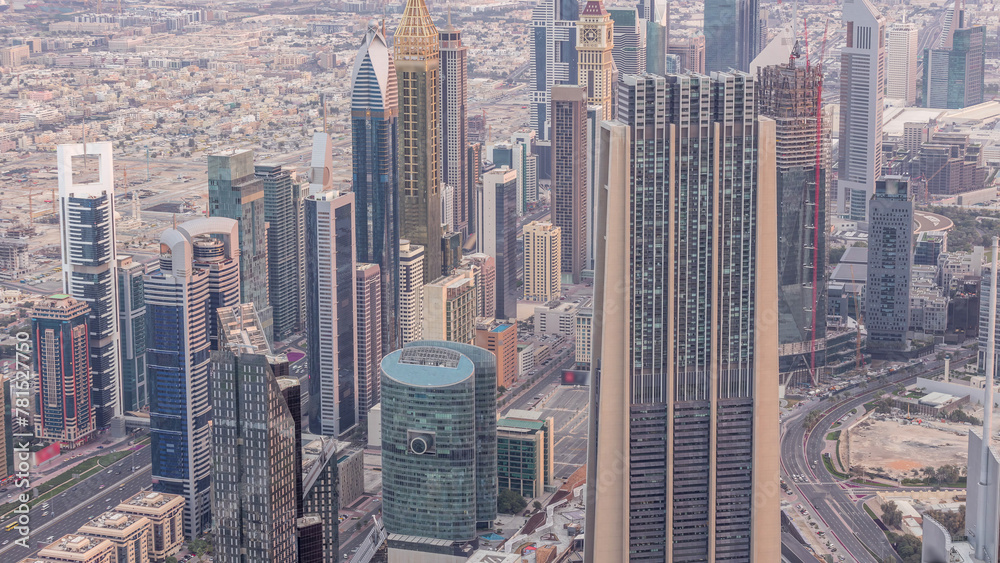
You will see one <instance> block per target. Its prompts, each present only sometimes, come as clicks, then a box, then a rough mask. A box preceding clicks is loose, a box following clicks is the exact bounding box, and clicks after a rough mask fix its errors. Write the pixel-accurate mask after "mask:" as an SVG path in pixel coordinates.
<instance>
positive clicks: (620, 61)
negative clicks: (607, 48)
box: [608, 8, 646, 74]
mask: <svg viewBox="0 0 1000 563" xmlns="http://www.w3.org/2000/svg"><path fill="white" fill-rule="evenodd" d="M608 14H609V15H610V16H611V21H612V22H614V31H615V36H614V43H613V46H612V50H611V55H612V57H613V58H614V61H615V67H616V68H617V69H618V73H619V74H642V73H644V72H646V20H645V19H642V17H641V16H640V15H639V10H638V9H637V8H619V9H610V10H608Z"/></svg>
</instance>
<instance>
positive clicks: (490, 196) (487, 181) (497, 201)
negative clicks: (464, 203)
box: [425, 167, 518, 338]
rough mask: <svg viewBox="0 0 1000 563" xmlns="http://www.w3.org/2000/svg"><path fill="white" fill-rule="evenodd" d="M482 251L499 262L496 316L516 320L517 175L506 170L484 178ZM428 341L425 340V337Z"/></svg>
mask: <svg viewBox="0 0 1000 563" xmlns="http://www.w3.org/2000/svg"><path fill="white" fill-rule="evenodd" d="M480 203H481V208H480V213H479V216H480V218H479V251H480V252H483V253H484V254H488V255H490V256H492V257H493V259H494V260H495V261H496V272H497V275H496V315H497V317H500V318H504V319H509V318H513V317H516V316H517V295H518V291H517V263H516V261H517V172H516V171H514V170H511V169H509V168H506V167H503V168H498V169H494V170H490V171H489V172H487V173H485V174H483V197H482V201H481V202H480ZM425 338H426V337H425Z"/></svg>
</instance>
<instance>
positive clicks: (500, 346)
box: [476, 320, 517, 389]
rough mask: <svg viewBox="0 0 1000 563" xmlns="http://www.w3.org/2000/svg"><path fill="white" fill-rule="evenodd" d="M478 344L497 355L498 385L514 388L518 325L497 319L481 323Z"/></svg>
mask: <svg viewBox="0 0 1000 563" xmlns="http://www.w3.org/2000/svg"><path fill="white" fill-rule="evenodd" d="M476 346H479V347H480V348H482V349H484V350H489V351H490V352H492V353H493V355H494V356H496V357H497V387H503V388H504V389H511V388H513V386H514V382H515V381H516V380H517V325H516V324H507V323H501V322H499V321H495V320H490V321H487V322H482V323H479V324H478V325H476Z"/></svg>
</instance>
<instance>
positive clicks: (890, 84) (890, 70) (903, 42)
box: [885, 21, 918, 106]
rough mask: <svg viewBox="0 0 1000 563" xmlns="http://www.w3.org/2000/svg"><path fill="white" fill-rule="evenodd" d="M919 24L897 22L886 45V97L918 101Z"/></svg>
mask: <svg viewBox="0 0 1000 563" xmlns="http://www.w3.org/2000/svg"><path fill="white" fill-rule="evenodd" d="M917 45H918V39H917V25H916V24H913V23H906V22H905V21H904V22H895V23H893V24H892V25H890V26H889V31H888V32H887V41H886V45H885V97H886V98H894V99H899V100H903V103H905V104H906V105H908V106H912V105H913V104H915V103H916V102H917Z"/></svg>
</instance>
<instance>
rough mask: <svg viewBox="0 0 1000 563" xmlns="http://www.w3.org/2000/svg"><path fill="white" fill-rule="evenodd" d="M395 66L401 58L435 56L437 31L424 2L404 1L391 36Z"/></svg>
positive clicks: (422, 0) (418, 0) (420, 0)
mask: <svg viewBox="0 0 1000 563" xmlns="http://www.w3.org/2000/svg"><path fill="white" fill-rule="evenodd" d="M393 48H394V49H395V51H396V60H397V64H398V61H399V60H400V58H401V57H408V56H426V55H433V54H437V52H438V51H439V48H438V30H437V27H436V26H435V25H434V20H433V19H431V14H430V11H428V10H427V4H426V3H425V2H424V0H406V8H404V9H403V18H402V19H401V20H400V21H399V27H397V28H396V33H395V34H394V35H393Z"/></svg>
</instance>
